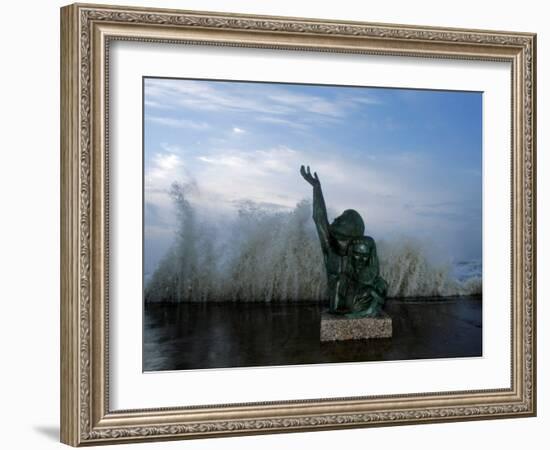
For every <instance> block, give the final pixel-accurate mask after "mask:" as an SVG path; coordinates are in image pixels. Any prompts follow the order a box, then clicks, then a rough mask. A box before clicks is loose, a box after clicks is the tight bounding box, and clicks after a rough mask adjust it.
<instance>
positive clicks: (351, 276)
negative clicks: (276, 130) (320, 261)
mask: <svg viewBox="0 0 550 450" xmlns="http://www.w3.org/2000/svg"><path fill="white" fill-rule="evenodd" d="M300 173H301V174H302V176H303V177H304V179H305V180H306V181H307V182H308V183H309V184H311V186H313V221H314V222H315V226H316V227H317V233H318V235H319V239H320V241H321V249H322V251H323V255H324V260H325V268H326V272H327V281H328V294H329V312H330V313H332V314H344V315H346V316H347V317H352V318H353V317H376V316H379V315H380V313H381V311H382V306H383V305H384V301H385V299H386V292H387V289H388V284H387V283H386V281H384V279H383V278H382V277H381V276H380V268H379V264H378V255H377V254H376V244H375V242H374V239H373V238H371V237H370V236H364V233H365V224H364V222H363V219H362V218H361V215H360V214H359V213H358V212H357V211H355V210H354V209H347V210H345V211H344V212H343V213H342V214H341V215H340V216H338V217H337V218H336V219H334V221H333V222H332V223H331V224H329V222H328V216H327V209H326V206H325V200H324V198H323V191H322V190H321V182H320V181H319V177H318V176H317V173H316V172H314V173H313V175H312V174H311V171H310V169H309V166H308V167H307V169H306V168H305V167H304V166H302V167H301V168H300Z"/></svg>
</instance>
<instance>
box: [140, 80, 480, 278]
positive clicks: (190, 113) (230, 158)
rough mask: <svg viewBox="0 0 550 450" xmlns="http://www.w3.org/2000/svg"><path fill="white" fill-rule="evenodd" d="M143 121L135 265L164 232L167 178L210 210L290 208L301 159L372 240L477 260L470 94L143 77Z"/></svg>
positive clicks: (336, 207) (305, 193) (159, 247)
mask: <svg viewBox="0 0 550 450" xmlns="http://www.w3.org/2000/svg"><path fill="white" fill-rule="evenodd" d="M144 127H145V128H144V177H145V180H144V186H145V199H144V201H145V214H144V222H145V246H146V266H147V265H148V264H154V263H155V262H156V261H157V260H158V258H159V256H160V255H161V254H162V253H163V252H164V251H165V250H166V249H167V247H168V245H169V243H170V241H171V238H172V236H173V231H174V214H173V211H172V208H171V203H170V199H169V196H168V193H167V192H168V189H169V186H170V184H171V183H172V182H173V181H179V182H183V183H187V182H194V183H196V185H197V188H198V189H197V192H198V193H199V194H197V198H196V202H197V204H200V205H201V206H202V208H203V210H204V213H205V214H206V215H208V214H209V212H210V214H211V216H212V217H214V216H215V215H216V214H227V215H231V214H232V213H235V212H236V211H237V208H238V206H239V205H240V204H242V202H244V201H253V202H256V203H258V204H261V205H262V206H263V207H264V208H266V209H273V210H285V209H288V210H290V209H292V208H293V207H294V205H296V203H297V202H299V201H300V200H302V199H304V198H310V197H311V189H310V187H309V185H307V184H306V183H305V181H304V180H303V179H302V178H301V177H300V175H299V168H300V165H301V164H306V165H310V166H311V168H312V170H315V171H317V173H318V175H319V177H320V179H321V182H322V186H323V190H324V192H325V199H326V203H327V207H328V208H329V211H330V215H331V216H332V217H330V218H331V219H332V218H333V217H334V216H335V215H337V214H339V213H341V212H342V211H343V210H344V209H347V208H354V209H356V210H358V211H359V212H360V213H361V215H362V216H363V218H364V220H365V223H366V233H367V234H370V235H372V236H373V237H375V238H376V239H383V238H388V239H391V238H393V237H395V236H411V237H414V238H416V239H419V240H423V241H429V242H430V243H432V244H433V246H434V248H435V249H437V252H439V253H441V254H443V255H445V258H447V259H450V260H460V259H479V258H481V233H482V228H481V224H482V223H481V211H482V203H481V199H482V195H481V194H482V193H481V189H482V179H481V175H482V94H481V93H475V92H450V91H427V90H413V89H389V88H364V87H339V86H314V85H295V84H276V83H249V82H227V81H204V80H180V79H158V78H145V79H144ZM148 255H149V256H148ZM147 258H149V261H147ZM146 270H147V268H146Z"/></svg>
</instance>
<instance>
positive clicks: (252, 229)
mask: <svg viewBox="0 0 550 450" xmlns="http://www.w3.org/2000/svg"><path fill="white" fill-rule="evenodd" d="M180 194H181V195H180V196H179V197H178V198H176V206H177V208H178V219H179V226H178V229H177V232H176V234H175V238H174V243H173V245H172V247H171V248H170V250H169V251H168V252H167V253H166V255H165V256H164V257H163V258H162V260H161V261H160V263H159V265H158V267H157V269H156V270H155V271H154V272H152V273H151V274H148V276H147V277H146V284H145V301H146V302H148V303H153V302H172V303H180V302H223V301H243V302H303V301H307V302H323V301H326V295H325V292H326V276H325V269H324V265H323V257H322V254H321V249H320V245H319V240H318V237H317V234H316V230H315V227H314V225H313V221H312V220H311V203H310V202H307V201H303V202H301V203H299V204H298V205H297V206H296V208H295V209H294V210H292V211H290V212H267V211H265V210H261V209H258V208H255V207H253V205H252V207H250V205H249V206H248V207H247V206H246V205H245V206H244V207H242V208H241V209H240V210H239V211H238V214H237V215H236V217H234V218H233V219H231V220H225V221H223V220H222V221H220V220H217V221H216V223H215V224H213V223H211V221H210V222H209V221H207V220H205V219H201V218H200V217H201V216H200V214H198V212H197V211H196V209H195V207H194V206H193V205H192V204H191V203H190V202H189V201H187V200H186V198H185V196H184V195H183V192H181V193H180ZM377 249H378V256H379V260H380V271H381V275H382V277H383V278H384V279H385V280H386V281H387V282H388V284H389V291H388V296H389V297H393V298H404V297H448V296H467V295H481V293H482V281H481V261H459V262H454V263H453V262H449V263H445V262H434V261H433V260H432V259H430V257H429V256H428V255H430V254H431V253H433V252H431V249H429V248H427V247H426V244H425V243H420V242H417V241H415V240H412V239H399V240H383V239H381V240H378V241H377ZM145 258H147V254H145Z"/></svg>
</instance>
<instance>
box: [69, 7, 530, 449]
mask: <svg viewBox="0 0 550 450" xmlns="http://www.w3.org/2000/svg"><path fill="white" fill-rule="evenodd" d="M115 41H136V42H155V43H161V44H163V43H164V44H189V45H194V44H197V43H199V44H201V45H212V46H220V47H238V48H259V49H266V50H270V51H277V50H299V51H311V52H329V53H353V54H357V55H361V54H365V55H385V56H396V57H397V56H408V57H414V58H420V59H421V58H426V59H431V58H435V59H449V60H462V61H500V62H507V63H509V64H510V65H511V80H512V82H511V86H510V99H511V112H512V114H511V118H510V124H511V149H510V153H509V155H511V161H512V164H511V185H510V192H511V199H512V201H511V237H510V239H511V249H512V252H511V253H512V254H511V302H510V306H511V314H510V317H511V323H510V329H511V333H510V335H511V357H510V379H511V384H510V386H509V387H508V388H495V389H483V390H468V391H450V392H425V393H414V392H411V393H407V394H398V395H379V396H369V397H364V396H355V397H346V398H341V397H340V398H324V399H307V400H300V399H296V400H285V401H264V400H263V399H262V398H258V399H257V402H254V403H247V402H238V403H232V404H218V405H207V406H193V405H180V406H178V407H159V408H154V409H145V408H144V409H136V410H113V409H112V408H111V407H110V385H109V376H110V375H109V358H110V353H109V338H110V336H109V295H108V293H109V283H110V278H109V277H110V271H109V256H110V253H109V252H110V247H109V232H108V231H109V207H110V205H109V195H108V194H109V183H110V182H111V181H112V180H110V172H109V133H110V128H109V127H110V123H109V108H108V104H109V102H108V100H109V94H110V92H109V87H110V85H109V73H108V68H109V58H110V45H111V44H112V43H113V42H115ZM535 89H536V35H534V34H531V33H517V32H503V31H485V30H466V29H447V28H433V27H420V26H405V25H385V24H374V23H360V22H337V21H328V20H315V19H302V18H287V17H267V16H250V15H243V14H228V13H210V12H196V11H175V10H162V9H143V8H131V7H115V6H105V5H104V6H99V5H86V4H74V5H70V6H66V7H64V8H62V9H61V441H62V442H64V443H66V444H69V445H72V446H81V445H94V444H111V443H123V442H138V441H148V440H162V439H193V438H200V437H216V436H232V435H247V434H262V433H276V432H297V431H314V430H327V429H342V428H352V427H369V426H383V425H384V426H385V425H400V424H422V423H434V422H448V421H459V420H477V419H496V418H506V417H530V416H534V415H536V157H535V155H536V153H535V152H536V117H535V107H536V101H535V98H536V95H535ZM137 301H139V300H137ZM136 345H140V344H139V343H137V344H136Z"/></svg>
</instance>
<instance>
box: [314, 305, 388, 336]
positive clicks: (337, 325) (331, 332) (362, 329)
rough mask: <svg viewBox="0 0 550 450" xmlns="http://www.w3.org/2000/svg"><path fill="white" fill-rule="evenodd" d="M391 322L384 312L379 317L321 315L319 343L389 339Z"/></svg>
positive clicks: (324, 313)
mask: <svg viewBox="0 0 550 450" xmlns="http://www.w3.org/2000/svg"><path fill="white" fill-rule="evenodd" d="M391 336H392V320H391V317H390V316H388V315H387V314H386V313H385V312H382V314H381V315H380V316H379V317H361V318H348V317H345V316H343V315H336V314H329V313H328V312H327V311H324V312H323V313H322V314H321V342H325V341H345V340H350V339H373V338H390V337H391Z"/></svg>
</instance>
